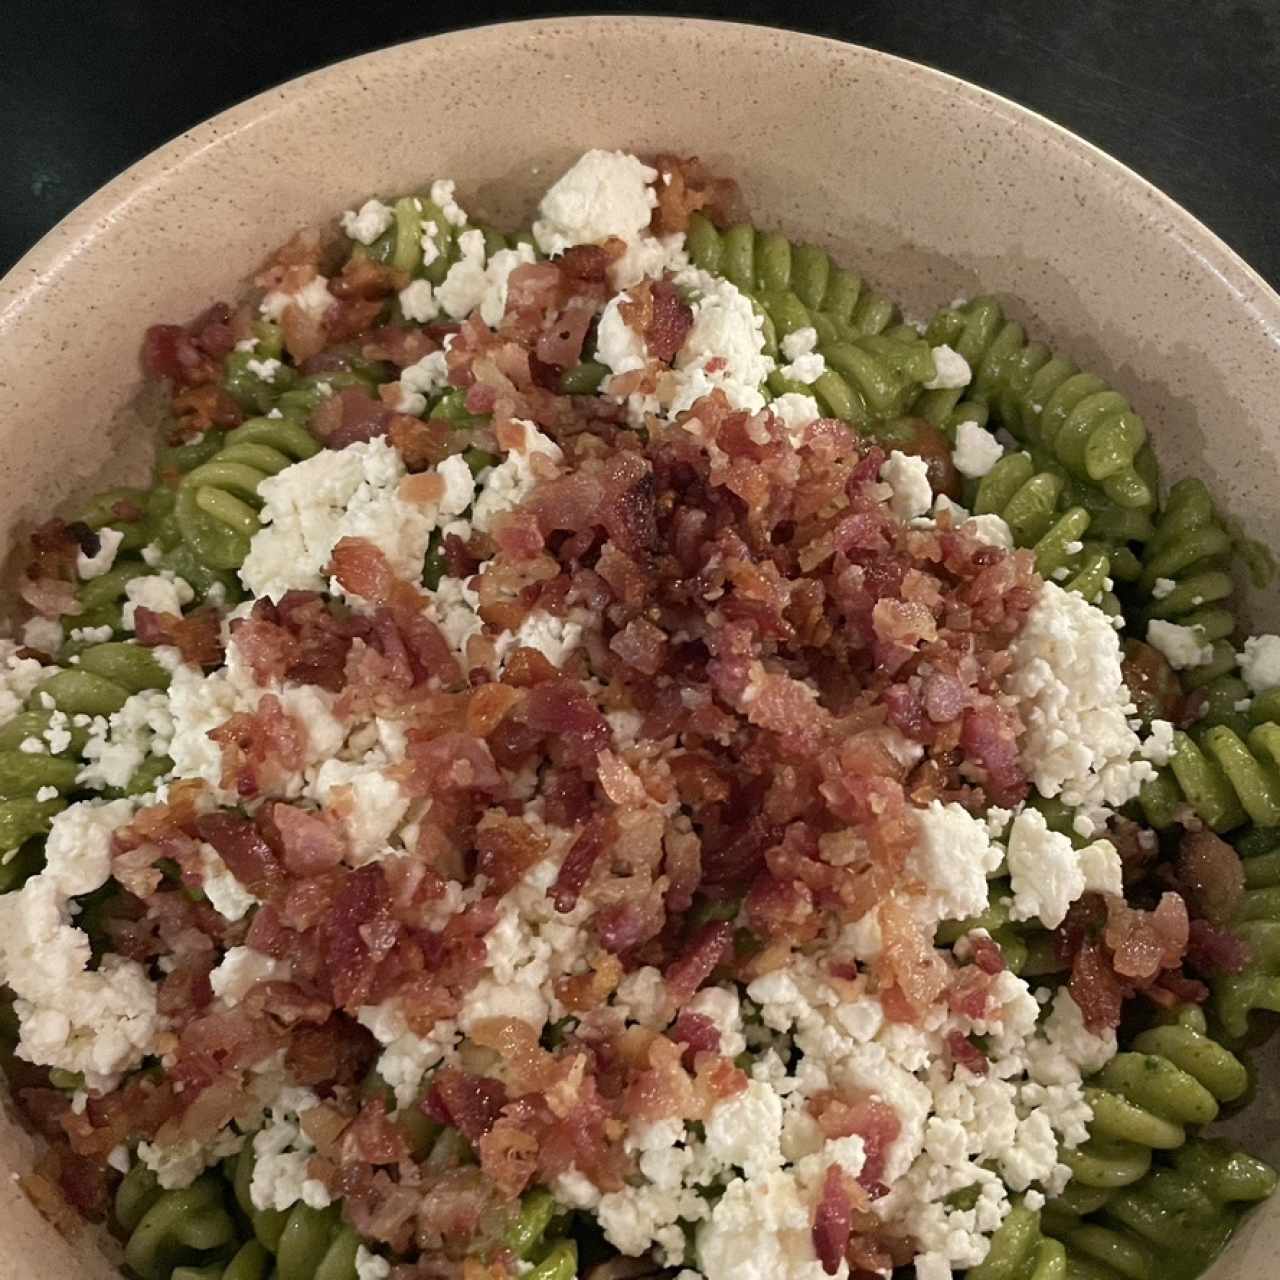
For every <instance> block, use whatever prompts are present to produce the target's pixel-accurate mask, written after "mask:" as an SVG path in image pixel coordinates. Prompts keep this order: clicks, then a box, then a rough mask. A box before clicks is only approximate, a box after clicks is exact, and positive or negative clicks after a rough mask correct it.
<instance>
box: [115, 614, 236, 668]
mask: <svg viewBox="0 0 1280 1280" xmlns="http://www.w3.org/2000/svg"><path fill="white" fill-rule="evenodd" d="M133 617H134V630H135V632H136V634H137V637H138V643H139V644H140V645H145V646H147V647H149V648H150V647H154V646H156V645H162V644H165V645H173V646H174V647H175V648H176V649H177V650H178V652H179V653H180V654H181V655H182V660H183V662H189V663H190V664H191V665H192V666H193V667H216V666H220V665H221V663H222V661H223V658H224V656H225V655H224V653H223V648H222V619H221V617H220V616H219V613H218V611H217V610H216V609H213V608H202V609H196V610H195V611H194V612H192V613H189V614H187V615H186V616H185V617H184V616H180V615H178V614H176V613H156V612H155V611H154V610H152V609H148V608H147V607H146V606H145V605H138V606H137V607H136V608H135V610H134V615H133Z"/></svg>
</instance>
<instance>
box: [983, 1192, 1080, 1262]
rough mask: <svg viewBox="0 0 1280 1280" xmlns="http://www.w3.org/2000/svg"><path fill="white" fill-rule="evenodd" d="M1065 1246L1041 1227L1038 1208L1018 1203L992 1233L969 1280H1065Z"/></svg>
mask: <svg viewBox="0 0 1280 1280" xmlns="http://www.w3.org/2000/svg"><path fill="white" fill-rule="evenodd" d="M1066 1257H1067V1255H1066V1250H1065V1249H1064V1248H1063V1246H1062V1245H1061V1244H1060V1243H1059V1242H1058V1241H1057V1240H1052V1239H1050V1238H1049V1237H1048V1236H1046V1235H1045V1234H1044V1233H1043V1232H1042V1231H1041V1229H1040V1214H1039V1212H1037V1211H1035V1210H1032V1209H1028V1208H1027V1207H1026V1205H1024V1204H1022V1203H1018V1204H1015V1205H1014V1207H1013V1208H1012V1209H1011V1210H1010V1212H1009V1214H1008V1216H1007V1217H1006V1218H1005V1220H1004V1221H1003V1222H1002V1223H1001V1224H1000V1226H999V1227H998V1228H997V1230H996V1231H995V1233H994V1234H993V1235H992V1237H991V1248H990V1249H989V1250H988V1252H987V1256H986V1257H985V1258H984V1259H983V1260H982V1261H981V1262H980V1263H978V1265H977V1266H974V1267H970V1268H969V1269H968V1270H967V1271H966V1272H965V1275H966V1276H967V1277H968V1280H1066V1275H1067V1261H1066Z"/></svg>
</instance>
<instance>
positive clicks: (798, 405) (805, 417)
mask: <svg viewBox="0 0 1280 1280" xmlns="http://www.w3.org/2000/svg"><path fill="white" fill-rule="evenodd" d="M769 408H770V409H771V410H772V411H773V412H774V413H775V414H777V416H778V417H779V418H781V419H782V425H783V426H784V427H786V429H787V437H788V439H789V440H790V441H791V443H792V444H793V445H795V446H796V447H797V448H798V447H799V446H800V445H801V444H803V443H804V429H805V428H806V427H807V426H808V425H809V424H810V423H811V422H816V421H817V420H818V419H819V418H820V417H822V411H821V410H820V409H819V408H818V402H817V401H816V400H815V399H814V398H813V397H812V396H806V395H801V394H800V392H798V391H788V392H787V393H786V394H785V395H781V396H779V397H778V398H777V399H776V400H770V401H769Z"/></svg>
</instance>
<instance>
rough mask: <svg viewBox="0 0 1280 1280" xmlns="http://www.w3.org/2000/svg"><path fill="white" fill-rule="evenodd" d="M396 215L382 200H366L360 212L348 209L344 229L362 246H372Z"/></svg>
mask: <svg viewBox="0 0 1280 1280" xmlns="http://www.w3.org/2000/svg"><path fill="white" fill-rule="evenodd" d="M394 217H395V213H394V211H393V210H392V208H391V206H390V205H386V204H383V203H382V201H381V200H373V199H371V200H366V201H365V202H364V204H362V205H361V206H360V210H359V212H354V211H352V210H351V209H348V210H347V211H346V212H345V213H344V214H343V215H342V219H341V222H342V229H343V231H345V232H346V233H347V235H348V236H350V237H351V239H352V240H358V241H359V242H360V243H361V244H372V243H373V242H374V241H375V240H376V239H377V238H378V237H379V236H380V235H381V234H382V233H383V232H384V231H385V230H386V229H387V228H388V227H389V226H390V225H391V223H392V221H393V219H394Z"/></svg>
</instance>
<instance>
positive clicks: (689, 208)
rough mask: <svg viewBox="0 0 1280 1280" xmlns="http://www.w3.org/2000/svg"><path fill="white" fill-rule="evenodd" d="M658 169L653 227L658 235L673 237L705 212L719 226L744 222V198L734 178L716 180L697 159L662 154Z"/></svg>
mask: <svg viewBox="0 0 1280 1280" xmlns="http://www.w3.org/2000/svg"><path fill="white" fill-rule="evenodd" d="M653 167H654V168H655V169H657V170H658V174H659V178H658V182H657V183H656V184H655V186H654V191H655V192H656V193H657V196H658V203H657V206H656V207H655V208H654V211H653V221H652V222H651V224H650V226H651V228H652V230H653V233H654V234H655V235H660V236H661V235H670V234H671V233H673V232H676V231H687V230H688V229H689V215H690V214H691V213H696V212H698V211H699V210H702V211H705V213H706V215H707V217H709V218H710V219H711V221H712V222H713V223H715V225H716V226H717V227H727V226H730V225H732V224H733V223H734V222H738V221H741V216H742V212H743V204H742V197H741V195H740V194H739V192H738V184H737V183H736V182H734V181H733V180H732V179H731V178H716V177H713V176H712V175H711V174H710V173H708V172H707V168H706V166H705V165H704V164H703V163H702V161H701V160H699V159H698V158H697V157H696V156H688V157H685V156H674V155H660V156H656V157H655V158H654V160H653Z"/></svg>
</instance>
